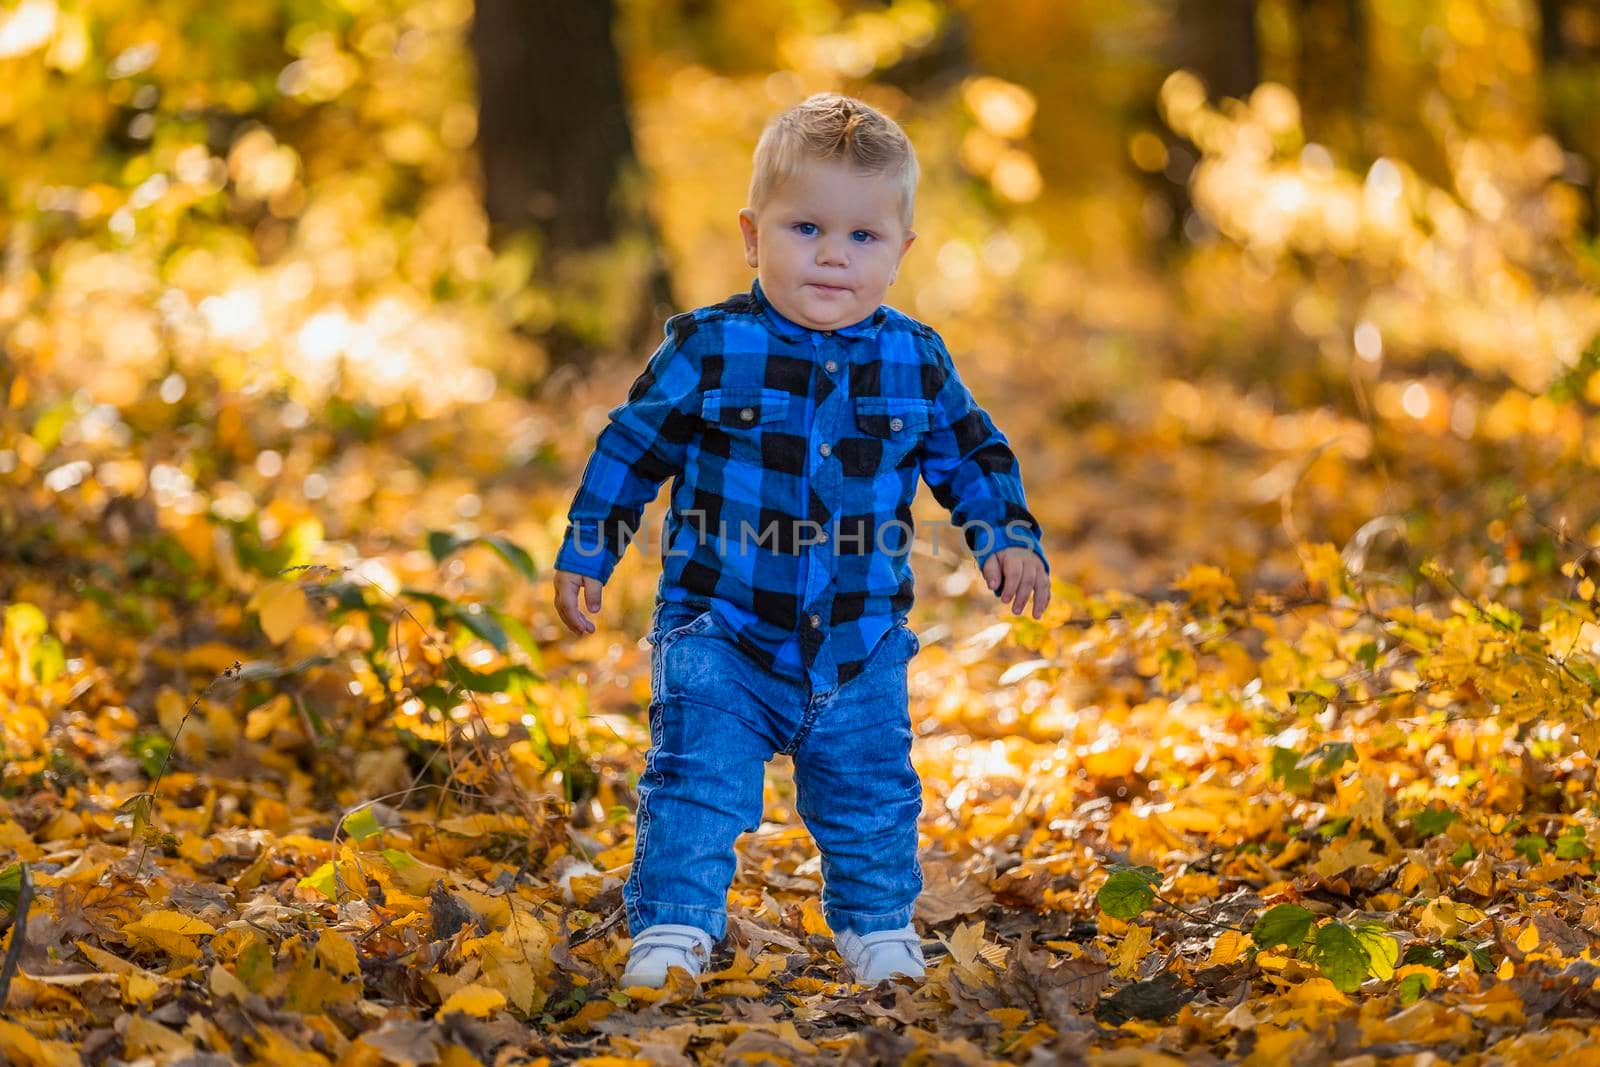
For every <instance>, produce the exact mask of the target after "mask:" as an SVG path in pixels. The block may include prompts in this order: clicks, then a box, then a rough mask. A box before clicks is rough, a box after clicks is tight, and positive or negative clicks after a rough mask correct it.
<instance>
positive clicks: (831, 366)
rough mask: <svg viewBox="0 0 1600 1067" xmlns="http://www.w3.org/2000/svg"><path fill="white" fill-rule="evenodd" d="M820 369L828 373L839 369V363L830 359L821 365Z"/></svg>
mask: <svg viewBox="0 0 1600 1067" xmlns="http://www.w3.org/2000/svg"><path fill="white" fill-rule="evenodd" d="M822 369H823V370H825V371H827V372H828V373H829V374H832V373H833V372H834V371H836V370H838V369H839V364H837V363H835V362H834V361H833V360H831V359H830V360H828V362H826V363H824V364H823V365H822Z"/></svg>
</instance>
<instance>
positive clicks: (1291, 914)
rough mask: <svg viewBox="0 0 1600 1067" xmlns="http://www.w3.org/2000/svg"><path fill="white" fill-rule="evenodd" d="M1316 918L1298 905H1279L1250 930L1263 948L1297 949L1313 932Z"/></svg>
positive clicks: (1256, 941) (1254, 939)
mask: <svg viewBox="0 0 1600 1067" xmlns="http://www.w3.org/2000/svg"><path fill="white" fill-rule="evenodd" d="M1316 918H1317V917H1316V916H1315V915H1313V914H1311V912H1309V911H1307V910H1306V909H1305V908H1302V907H1301V906H1300V905H1298V904H1279V905H1277V906H1276V907H1274V908H1272V909H1270V910H1269V911H1268V912H1267V913H1266V914H1265V915H1263V916H1261V918H1260V919H1257V920H1256V924H1255V926H1253V927H1251V929H1250V937H1251V939H1252V940H1253V941H1255V943H1256V944H1257V945H1259V946H1260V947H1261V948H1272V947H1273V946H1274V945H1288V946H1289V947H1290V948H1295V947H1297V946H1298V945H1299V944H1300V943H1301V942H1302V941H1304V940H1305V939H1306V935H1307V934H1309V933H1310V932H1311V924H1312V923H1314V922H1315V921H1316Z"/></svg>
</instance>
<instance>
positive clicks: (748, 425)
mask: <svg viewBox="0 0 1600 1067" xmlns="http://www.w3.org/2000/svg"><path fill="white" fill-rule="evenodd" d="M609 418H610V423H609V424H608V425H607V426H606V427H605V428H604V429H603V430H601V432H600V434H599V437H598V439H597V440H596V442H595V450H594V454H593V455H592V456H591V457H590V459H589V462H588V465H587V466H586V467H585V469H584V473H583V481H582V484H581V485H580V486H579V488H578V491H577V494H576V495H575V497H574V499H573V503H572V507H571V509H570V511H569V512H568V516H567V517H568V527H567V532H566V537H565V538H564V540H563V542H562V545H561V549H560V552H559V553H558V554H557V556H556V562H555V565H556V567H557V568H559V569H561V570H565V571H570V572H572V573H575V574H582V575H586V576H588V577H592V578H598V579H599V580H600V581H602V582H604V581H606V580H607V579H609V578H610V576H611V572H612V570H613V568H615V566H616V564H617V560H618V558H619V557H620V556H621V555H622V552H623V550H624V549H625V548H626V547H627V545H628V544H629V543H630V542H631V541H632V540H633V538H634V536H635V535H636V534H637V532H638V530H639V527H640V520H641V517H642V515H643V511H644V506H645V505H646V504H648V503H649V502H650V501H651V500H653V499H654V498H655V495H656V492H657V491H658V490H659V488H660V486H661V483H662V482H663V481H665V480H666V479H667V478H669V477H671V478H672V479H673V482H672V488H671V507H670V509H669V510H668V512H667V516H666V520H665V522H664V524H663V529H662V531H661V544H662V573H661V582H660V588H659V596H660V599H662V600H665V601H673V602H678V603H683V604H687V605H689V606H692V607H697V608H699V609H700V610H707V609H710V610H711V611H712V612H713V614H714V617H715V618H716V619H717V621H718V622H719V623H721V624H722V626H723V627H724V629H725V630H727V632H728V633H729V634H730V635H732V636H733V637H734V638H735V639H736V640H737V641H738V642H739V644H740V645H741V647H743V648H744V649H745V650H746V651H748V652H749V653H750V654H751V655H753V656H755V657H756V659H757V660H758V661H759V662H760V663H762V664H763V666H765V667H766V668H767V669H769V670H772V671H774V672H776V673H780V674H783V675H786V676H788V677H790V678H794V679H797V680H801V679H807V680H809V681H810V683H811V686H812V688H813V689H814V690H817V689H824V688H832V687H835V686H839V685H843V684H844V683H845V682H847V681H849V680H850V679H851V678H853V677H855V676H856V675H857V674H859V673H860V671H861V667H862V665H863V664H864V663H865V662H866V660H867V658H868V656H870V655H871V653H872V650H873V648H874V647H875V646H876V645H877V642H878V640H879V639H880V638H881V637H882V636H883V635H884V634H885V633H887V632H888V631H889V630H890V629H891V628H892V627H894V626H895V625H896V624H897V623H898V622H899V621H900V620H901V619H903V618H904V616H905V613H906V611H907V610H908V609H909V608H910V607H911V603H912V599H913V596H912V590H913V578H912V573H911V566H910V559H909V550H910V546H911V529H912V522H911V502H912V500H913V499H914V497H915V495H916V491H917V478H918V476H919V475H920V476H921V478H922V480H924V481H926V482H927V483H928V486H929V488H931V489H932V490H933V495H934V498H935V499H936V500H938V501H939V503H940V504H941V505H942V506H944V507H945V508H946V509H948V510H949V512H950V516H951V521H952V524H953V525H954V526H955V527H959V528H961V533H962V534H963V535H964V540H965V542H966V544H967V546H968V547H969V549H971V551H972V552H973V554H974V556H975V558H976V559H977V562H978V565H979V566H980V567H982V565H983V564H984V562H985V561H986V560H987V559H988V558H989V556H990V555H992V554H993V553H995V552H997V551H999V550H1000V549H1002V548H1007V547H1011V546H1022V547H1026V548H1029V549H1032V550H1033V551H1035V552H1037V553H1039V556H1040V559H1041V560H1045V557H1044V553H1043V552H1042V551H1041V550H1040V538H1041V531H1040V528H1039V524H1038V523H1037V522H1036V521H1035V520H1034V518H1033V515H1032V514H1031V513H1030V512H1029V510H1028V506H1027V501H1026V499H1025V498H1024V495H1023V490H1022V475H1021V470H1020V468H1019V466H1018V463H1017V457H1016V455H1015V454H1014V453H1013V452H1012V451H1011V447H1010V445H1009V444H1008V442H1007V440H1006V437H1005V435H1004V434H1003V433H1001V432H1000V430H999V429H998V428H996V426H995V425H994V422H993V421H992V420H991V419H990V418H989V416H988V414H987V413H986V412H985V411H984V410H983V409H982V408H981V407H979V406H978V405H977V403H976V402H975V401H974V400H973V397H972V394H971V392H969V391H968V389H967V387H966V386H965V385H964V384H963V383H962V381H961V378H960V376H959V375H958V374H957V373H956V368H955V364H954V362H953V361H952V360H951V357H950V353H949V351H948V350H947V349H946V348H945V345H944V341H943V339H942V338H940V336H939V335H938V333H936V332H935V331H934V330H933V329H932V328H931V327H929V326H926V325H924V324H923V323H920V322H918V321H916V320H915V319H912V318H910V317H909V316H907V315H905V314H903V313H901V312H900V311H898V310H896V309H894V308H891V307H889V306H887V305H884V306H881V307H879V308H878V309H877V311H875V312H874V313H873V314H872V315H870V316H868V317H867V318H865V319H863V320H861V321H860V322H857V323H855V324H853V325H850V326H846V327H843V328H841V329H838V330H827V331H822V330H812V329H808V328H807V327H804V326H800V325H798V324H797V323H794V322H792V321H791V320H789V319H788V318H786V317H785V316H784V315H783V314H782V313H781V312H779V311H778V310H777V309H776V308H775V307H773V305H772V303H771V301H770V300H769V299H768V298H767V296H766V294H765V293H763V292H762V290H761V282H760V279H756V280H755V281H754V283H753V284H752V286H751V289H750V291H749V292H748V293H739V294H736V295H734V296H732V297H730V298H729V299H727V300H725V301H723V302H722V303H720V304H713V305H710V306H708V307H702V308H697V309H695V310H694V311H688V312H684V313H683V314H681V315H676V316H674V317H672V318H671V319H669V320H668V322H667V324H666V339H665V340H664V341H662V343H661V346H660V347H659V348H658V349H656V351H655V353H654V354H653V355H651V357H650V359H649V362H648V363H647V364H646V366H645V369H644V371H643V373H641V374H640V375H639V376H638V378H636V379H635V380H634V382H633V384H632V386H631V387H630V388H629V389H628V398H627V400H626V402H624V403H622V404H621V405H619V406H617V407H615V408H613V409H612V410H611V411H610V413H609ZM934 532H935V534H936V535H937V534H943V540H942V541H941V542H940V543H941V545H942V546H943V547H942V548H941V550H943V551H949V550H951V549H953V548H954V546H955V544H956V538H957V533H956V530H955V529H935V531H934ZM925 540H926V538H925ZM1045 568H1046V571H1047V572H1048V570H1049V562H1048V560H1045Z"/></svg>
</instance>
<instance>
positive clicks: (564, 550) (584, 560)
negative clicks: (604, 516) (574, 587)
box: [554, 523, 617, 585]
mask: <svg viewBox="0 0 1600 1067" xmlns="http://www.w3.org/2000/svg"><path fill="white" fill-rule="evenodd" d="M616 566H617V557H616V556H614V555H612V554H611V553H610V552H609V551H608V550H607V549H606V546H605V543H604V534H603V533H602V532H601V528H600V527H599V526H594V527H589V528H587V529H585V528H582V527H579V526H578V525H576V524H571V523H569V524H568V526H567V532H566V536H564V537H563V538H562V539H561V549H560V550H559V551H558V552H557V553H556V560H555V564H554V567H555V569H556V570H558V571H568V572H569V573H572V574H581V575H583V576H584V577H585V578H595V579H598V580H599V582H600V584H601V585H604V584H606V582H608V581H610V580H611V572H612V571H613V570H615V569H616Z"/></svg>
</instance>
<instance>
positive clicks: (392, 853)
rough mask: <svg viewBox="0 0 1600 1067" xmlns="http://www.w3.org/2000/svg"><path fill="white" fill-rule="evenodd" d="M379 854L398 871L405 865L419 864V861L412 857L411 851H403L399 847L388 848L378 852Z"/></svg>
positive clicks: (413, 865)
mask: <svg viewBox="0 0 1600 1067" xmlns="http://www.w3.org/2000/svg"><path fill="white" fill-rule="evenodd" d="M378 855H380V856H382V857H383V859H384V862H385V863H387V864H388V865H389V866H390V867H392V868H394V869H395V870H397V871H398V870H401V869H402V868H405V867H415V866H416V865H417V861H416V860H415V859H413V858H412V856H411V853H409V852H402V851H400V850H399V849H397V848H386V849H384V850H383V851H382V852H380V853H378Z"/></svg>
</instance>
